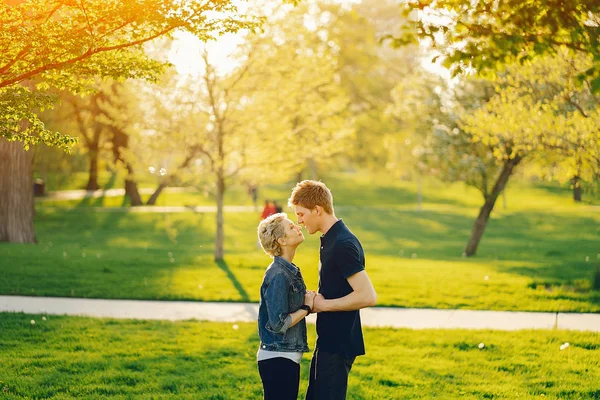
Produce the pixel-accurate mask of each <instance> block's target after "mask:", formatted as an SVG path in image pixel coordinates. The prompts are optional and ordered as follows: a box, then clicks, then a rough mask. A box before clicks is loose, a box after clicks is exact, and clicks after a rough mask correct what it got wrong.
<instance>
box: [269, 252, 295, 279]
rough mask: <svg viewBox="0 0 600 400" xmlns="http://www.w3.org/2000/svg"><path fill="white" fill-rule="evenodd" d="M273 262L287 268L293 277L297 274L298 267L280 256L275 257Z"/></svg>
mask: <svg viewBox="0 0 600 400" xmlns="http://www.w3.org/2000/svg"><path fill="white" fill-rule="evenodd" d="M274 262H276V263H278V264H279V265H282V266H284V267H285V268H287V269H288V270H289V271H290V272H291V273H293V274H294V275H297V274H298V267H296V266H295V265H294V264H292V263H291V262H289V261H288V260H286V259H285V258H283V257H281V256H275V259H274Z"/></svg>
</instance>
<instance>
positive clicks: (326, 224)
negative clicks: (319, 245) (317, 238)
mask: <svg viewBox="0 0 600 400" xmlns="http://www.w3.org/2000/svg"><path fill="white" fill-rule="evenodd" d="M336 222H338V219H337V217H336V216H335V214H326V215H325V217H324V218H323V223H322V224H321V227H320V228H319V232H321V233H322V234H323V235H325V234H326V233H327V232H328V231H329V230H330V229H331V227H332V226H333V225H335V223H336Z"/></svg>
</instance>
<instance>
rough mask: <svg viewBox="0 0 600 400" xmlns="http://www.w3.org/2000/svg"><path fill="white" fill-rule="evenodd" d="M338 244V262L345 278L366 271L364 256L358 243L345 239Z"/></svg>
mask: <svg viewBox="0 0 600 400" xmlns="http://www.w3.org/2000/svg"><path fill="white" fill-rule="evenodd" d="M338 246H339V249H338V250H336V254H337V255H338V257H337V263H338V267H339V269H340V271H341V273H342V276H343V277H344V279H348V278H349V277H350V276H352V275H354V274H355V273H357V272H360V271H364V269H365V265H364V257H363V256H362V249H360V248H359V246H360V245H359V244H358V243H354V242H352V241H343V242H341V243H339V244H338Z"/></svg>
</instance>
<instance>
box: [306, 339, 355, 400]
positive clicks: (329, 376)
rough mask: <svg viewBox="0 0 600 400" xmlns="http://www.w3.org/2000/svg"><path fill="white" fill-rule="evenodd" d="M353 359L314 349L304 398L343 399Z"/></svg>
mask: <svg viewBox="0 0 600 400" xmlns="http://www.w3.org/2000/svg"><path fill="white" fill-rule="evenodd" d="M354 359H355V357H352V358H351V359H348V358H345V357H344V355H343V354H335V353H327V352H324V351H321V350H319V349H316V350H315V352H314V354H313V358H312V361H311V362H310V377H309V379H308V390H307V391H306V400H344V399H345V398H346V389H347V388H348V375H349V374H350V370H351V369H352V364H353V363H354Z"/></svg>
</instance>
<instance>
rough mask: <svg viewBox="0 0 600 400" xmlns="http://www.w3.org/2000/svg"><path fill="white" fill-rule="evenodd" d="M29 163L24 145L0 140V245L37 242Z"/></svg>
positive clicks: (30, 165)
mask: <svg viewBox="0 0 600 400" xmlns="http://www.w3.org/2000/svg"><path fill="white" fill-rule="evenodd" d="M32 163H33V151H25V150H24V149H23V143H21V142H9V141H7V140H6V139H4V138H0V242H9V243H37V238H36V237H35V230H34V228H33V215H34V212H35V208H34V202H33V175H32Z"/></svg>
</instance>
